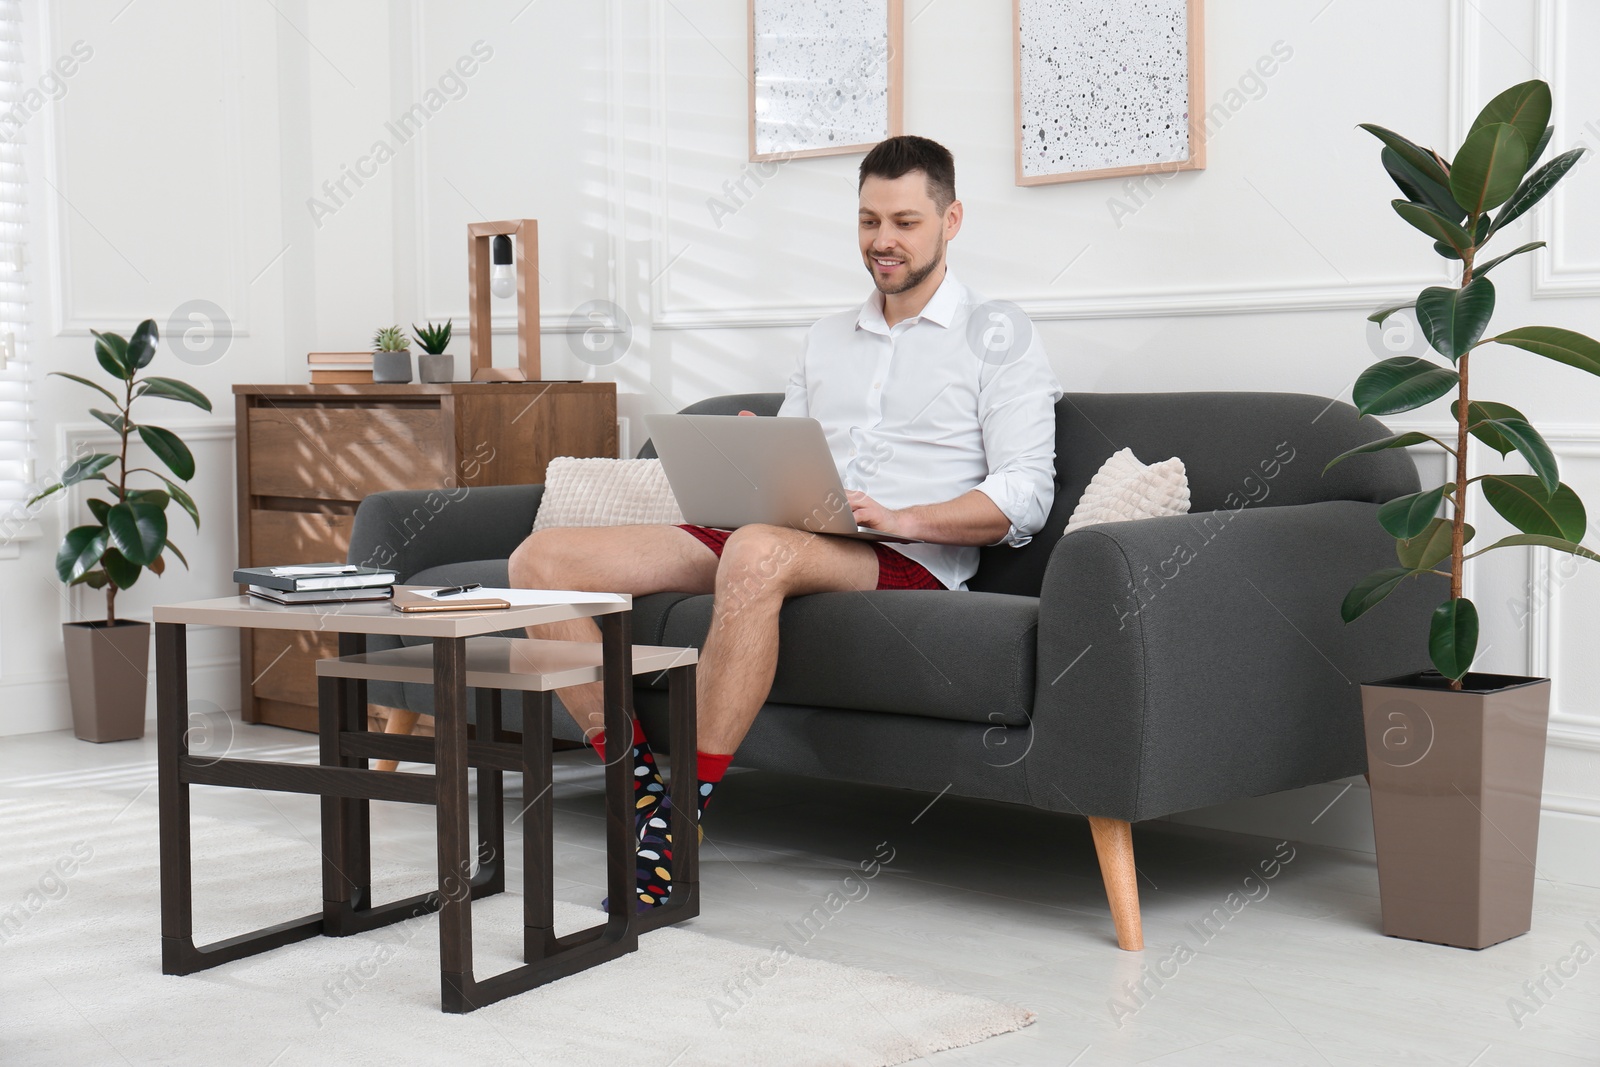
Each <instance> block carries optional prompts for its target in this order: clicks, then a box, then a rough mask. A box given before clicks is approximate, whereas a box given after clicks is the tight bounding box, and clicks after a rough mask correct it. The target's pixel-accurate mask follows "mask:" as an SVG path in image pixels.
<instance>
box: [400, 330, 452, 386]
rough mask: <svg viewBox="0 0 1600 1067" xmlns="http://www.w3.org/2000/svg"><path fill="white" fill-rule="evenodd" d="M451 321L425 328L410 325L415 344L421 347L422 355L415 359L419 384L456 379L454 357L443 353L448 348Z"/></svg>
mask: <svg viewBox="0 0 1600 1067" xmlns="http://www.w3.org/2000/svg"><path fill="white" fill-rule="evenodd" d="M453 323H454V320H453V319H445V320H444V325H442V326H440V325H437V324H435V323H432V322H430V323H428V325H426V326H420V327H419V326H417V325H416V324H415V323H413V324H412V325H411V332H412V334H414V335H415V336H416V338H417V344H419V345H421V346H422V355H420V356H418V357H417V380H418V381H420V382H452V381H455V377H456V357H454V356H452V355H450V354H449V353H448V352H446V351H445V349H446V348H449V347H450V329H451V326H452V325H453Z"/></svg>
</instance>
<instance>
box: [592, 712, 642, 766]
mask: <svg viewBox="0 0 1600 1067" xmlns="http://www.w3.org/2000/svg"><path fill="white" fill-rule="evenodd" d="M645 740H648V739H647V738H646V737H645V736H644V726H643V724H641V723H640V722H639V720H638V719H634V720H633V743H634V744H636V745H637V744H639V743H640V742H641V741H645ZM589 744H590V745H592V746H594V751H595V754H596V755H597V756H599V757H600V762H601V763H604V762H605V761H606V732H605V731H604V730H596V731H595V732H594V736H593V737H591V738H589Z"/></svg>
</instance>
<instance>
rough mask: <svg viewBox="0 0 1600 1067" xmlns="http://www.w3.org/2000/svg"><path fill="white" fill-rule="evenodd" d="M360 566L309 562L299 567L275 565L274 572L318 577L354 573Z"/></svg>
mask: <svg viewBox="0 0 1600 1067" xmlns="http://www.w3.org/2000/svg"><path fill="white" fill-rule="evenodd" d="M357 569H358V568H357V567H356V566H354V565H353V564H323V565H322V566H317V565H314V564H307V565H302V566H298V567H273V568H271V570H272V573H273V574H275V575H277V576H278V577H279V578H317V577H322V576H325V575H332V574H354V573H355V572H356V570H357Z"/></svg>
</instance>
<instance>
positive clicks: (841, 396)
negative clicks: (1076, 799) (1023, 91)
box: [510, 136, 1061, 908]
mask: <svg viewBox="0 0 1600 1067" xmlns="http://www.w3.org/2000/svg"><path fill="white" fill-rule="evenodd" d="M859 193H860V215H859V236H860V245H861V258H862V261H863V263H864V264H865V265H866V268H867V271H868V273H870V274H871V275H872V280H873V284H874V285H875V286H876V289H875V291H874V292H873V293H872V294H871V295H870V296H869V297H868V298H867V301H866V302H865V303H864V304H862V305H861V306H860V307H859V308H854V309H852V310H849V311H845V312H841V313H839V314H837V315H831V316H829V317H828V318H825V319H823V320H822V321H820V322H818V323H817V324H816V325H815V326H813V327H812V328H811V331H810V333H809V335H808V336H807V339H806V346H805V351H804V353H803V354H802V356H801V358H800V361H799V364H798V366H797V367H796V369H795V371H794V373H793V374H792V375H791V376H790V377H789V380H788V383H787V387H786V389H785V395H784V401H783V406H782V408H781V409H780V410H779V412H778V414H779V416H798V417H810V418H813V419H816V420H817V421H818V422H820V423H821V424H822V428H823V431H824V433H825V435H826V437H827V441H828V447H829V450H830V451H831V452H832V454H833V459H834V462H835V463H836V464H837V465H838V467H839V471H840V474H841V477H842V480H843V482H844V485H845V488H846V490H847V491H848V494H849V503H850V507H851V510H852V511H853V513H854V516H855V520H856V522H857V523H858V524H859V525H861V526H865V527H870V528H872V529H875V530H881V531H883V532H885V533H889V534H896V535H900V536H904V537H909V538H915V539H917V540H918V541H923V542H928V543H926V544H897V545H887V544H881V543H876V542H867V541H860V540H854V539H851V538H845V537H832V536H828V535H826V534H816V533H810V532H807V531H802V530H794V529H787V528H783V527H778V526H766V525H752V526H743V527H740V528H739V529H737V530H733V531H728V530H713V529H707V528H704V527H699V526H689V525H683V526H615V527H606V528H599V529H546V530H541V531H540V532H538V533H535V534H532V535H530V536H529V537H528V539H527V540H525V541H524V542H523V543H522V544H521V545H520V546H519V547H518V548H517V550H516V552H515V553H513V554H512V556H511V564H510V567H511V572H510V573H511V583H512V584H513V585H515V586H521V587H529V588H547V589H584V590H593V591H606V592H626V593H632V594H633V595H635V596H644V595H647V594H650V593H658V592H669V591H672V592H686V593H712V594H714V596H715V599H714V600H713V611H712V622H711V628H710V632H709V633H708V634H707V636H706V640H705V647H704V648H703V649H702V650H701V653H700V668H699V692H698V694H697V698H698V719H697V724H698V730H699V745H700V748H701V751H700V752H699V753H698V764H699V779H700V780H699V798H700V810H701V811H704V810H705V806H706V803H707V801H708V800H709V799H710V796H711V792H712V789H713V788H714V786H715V785H716V783H717V782H719V781H721V779H722V776H723V772H724V771H725V770H726V769H727V766H728V763H729V761H730V760H731V759H732V758H733V753H734V751H735V750H736V749H737V748H738V747H739V742H740V741H741V740H742V739H743V738H744V735H745V733H746V731H748V730H749V728H750V724H751V723H752V722H753V721H754V720H755V717H756V714H757V713H758V712H759V711H760V710H761V707H762V705H763V704H764V703H765V701H766V699H767V694H768V691H769V690H770V689H771V687H772V679H773V675H774V673H775V671H776V669H777V662H778V612H779V609H780V608H781V607H782V606H783V602H784V600H785V599H787V598H788V597H793V596H804V595H806V594H809V593H821V592H827V591H837V590H867V589H962V588H964V587H965V583H966V580H967V579H968V578H969V577H971V576H972V574H973V573H974V572H975V571H976V570H977V566H978V548H977V546H980V545H992V544H1000V543H1004V544H1009V545H1013V546H1018V545H1023V544H1026V543H1027V542H1028V540H1029V539H1030V536H1031V535H1032V533H1033V532H1034V531H1035V530H1037V529H1039V528H1040V527H1041V526H1042V525H1043V524H1044V521H1045V516H1046V515H1048V514H1049V511H1050V504H1051V498H1052V496H1053V495H1054V475H1055V437H1056V434H1055V402H1056V400H1057V399H1059V398H1060V396H1061V389H1060V386H1059V385H1057V383H1056V379H1055V375H1054V374H1053V373H1052V372H1051V370H1050V366H1049V364H1048V362H1047V361H1046V359H1045V353H1044V348H1043V346H1042V345H1041V344H1040V342H1039V340H1038V337H1037V335H1036V334H1035V333H1034V332H1033V330H1032V328H1031V325H1030V324H1029V323H1028V322H1027V321H1026V319H1025V318H1022V317H1021V314H1020V312H1018V311H1017V310H1016V309H1015V308H1014V307H1007V308H1005V309H1000V308H997V307H995V306H993V305H983V304H982V302H981V300H980V299H979V298H978V297H977V296H975V295H974V294H973V292H972V291H971V290H970V289H968V288H967V287H966V286H964V285H962V284H961V283H960V282H959V281H957V280H956V278H955V277H954V275H952V274H951V273H950V270H949V267H948V265H947V263H946V261H945V246H946V244H947V243H948V242H949V241H950V240H952V239H953V238H954V237H955V236H956V234H957V233H959V232H960V230H961V223H962V215H963V209H962V205H961V201H959V200H957V199H956V191H955V162H954V160H953V159H952V158H951V155H950V153H949V151H948V150H946V149H945V148H944V147H943V146H942V145H939V144H937V143H935V142H933V141H930V140H928V139H926V138H923V137H909V136H908V137H894V138H891V139H889V140H887V141H884V142H882V143H881V144H879V145H878V146H877V147H875V148H874V149H872V151H871V152H869V153H868V154H867V156H866V158H865V159H863V160H862V162H861V171H860V181H859ZM746 414H748V413H746ZM529 634H530V636H533V637H539V638H547V639H554V640H589V641H596V640H599V629H598V627H597V626H596V625H595V623H594V622H593V620H590V619H576V620H572V621H569V622H561V623H551V624H548V625H545V626H536V627H530V628H529ZM561 698H562V702H563V703H564V704H565V705H566V707H567V708H568V710H569V711H570V712H571V713H572V716H573V718H574V720H576V722H577V723H578V725H579V727H581V728H582V729H583V730H584V732H585V735H586V736H589V737H590V738H591V741H592V743H593V745H594V747H595V749H596V750H597V751H598V752H599V753H600V757H601V759H602V760H603V759H605V744H606V742H607V740H608V739H607V738H605V736H604V734H603V731H602V730H601V725H602V722H603V716H602V713H601V687H600V683H598V682H595V683H590V684H588V685H583V686H574V687H572V688H570V689H565V690H563V691H562V692H561ZM632 755H633V760H634V769H635V777H634V796H635V802H636V805H637V810H636V819H637V827H638V831H639V835H640V846H639V847H640V851H639V856H640V862H639V879H638V896H639V906H640V907H641V908H646V907H653V906H656V905H658V904H660V903H662V902H663V901H664V900H665V899H666V897H667V896H668V894H670V892H671V889H672V885H671V878H672V869H671V839H670V837H669V836H668V835H667V823H668V820H667V818H666V815H667V809H666V808H665V807H663V806H662V799H663V797H664V792H665V790H664V786H663V783H662V780H661V777H660V775H659V773H658V772H657V769H656V765H655V757H654V755H653V753H652V752H651V751H650V746H649V743H648V742H647V741H646V739H645V735H644V732H643V730H642V729H641V728H640V727H639V725H638V724H637V723H635V725H634V737H633V748H632Z"/></svg>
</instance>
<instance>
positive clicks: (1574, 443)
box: [1527, 426, 1600, 751]
mask: <svg viewBox="0 0 1600 1067" xmlns="http://www.w3.org/2000/svg"><path fill="white" fill-rule="evenodd" d="M1541 432H1542V433H1543V435H1544V439H1545V440H1546V441H1547V442H1549V444H1550V450H1551V451H1552V452H1554V453H1555V455H1556V459H1557V462H1558V463H1560V462H1564V461H1565V460H1567V459H1600V429H1590V428H1586V427H1580V426H1555V427H1552V428H1549V429H1547V430H1543V431H1541ZM1589 540H1591V541H1592V540H1593V538H1592V537H1591V538H1589ZM1528 557H1529V558H1528V577H1527V581H1528V596H1529V598H1530V605H1529V626H1528V671H1529V673H1530V674H1534V675H1539V676H1542V677H1547V678H1549V677H1554V676H1555V675H1556V674H1557V673H1558V672H1559V671H1560V662H1561V657H1560V645H1559V642H1558V641H1557V640H1556V633H1555V628H1556V618H1557V617H1558V616H1559V614H1560V611H1561V601H1562V593H1561V590H1562V587H1563V585H1565V581H1564V580H1563V579H1561V578H1560V577H1559V575H1558V574H1557V570H1556V566H1555V562H1554V560H1555V557H1554V552H1553V551H1552V550H1551V549H1548V548H1536V549H1534V550H1532V551H1531V552H1529V553H1528ZM1592 565H1594V564H1585V566H1592ZM1550 723H1551V732H1552V736H1554V735H1555V732H1556V731H1557V730H1558V729H1559V730H1560V731H1561V735H1560V736H1561V737H1562V739H1563V741H1564V742H1565V743H1566V744H1567V747H1576V748H1585V747H1590V746H1592V747H1593V749H1594V750H1595V751H1600V711H1597V712H1595V713H1593V714H1588V715H1583V714H1578V713H1576V712H1572V711H1568V710H1567V709H1565V708H1562V707H1560V706H1559V705H1554V706H1552V707H1551V709H1550Z"/></svg>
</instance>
